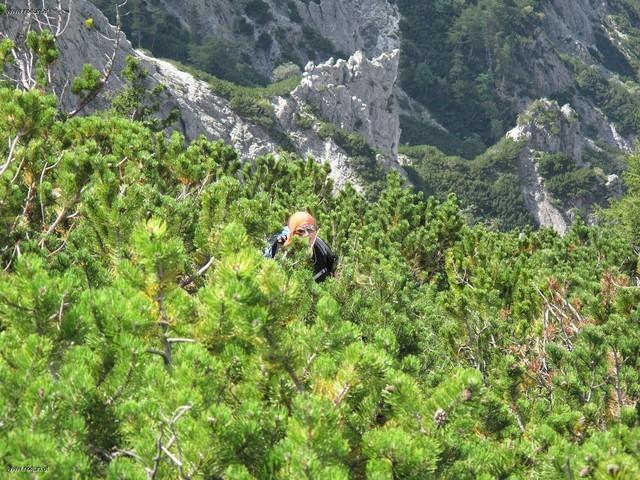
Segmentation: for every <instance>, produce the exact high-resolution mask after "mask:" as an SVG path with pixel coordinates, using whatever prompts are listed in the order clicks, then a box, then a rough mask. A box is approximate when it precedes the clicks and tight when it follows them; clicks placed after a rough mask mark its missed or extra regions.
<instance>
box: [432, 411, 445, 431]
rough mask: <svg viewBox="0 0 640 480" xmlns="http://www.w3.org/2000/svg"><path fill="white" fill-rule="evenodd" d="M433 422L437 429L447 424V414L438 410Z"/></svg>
mask: <svg viewBox="0 0 640 480" xmlns="http://www.w3.org/2000/svg"><path fill="white" fill-rule="evenodd" d="M433 421H434V422H436V425H438V426H439V427H441V426H443V425H444V424H445V423H446V422H447V412H445V411H444V410H443V409H441V408H439V409H438V410H437V411H436V413H435V415H434V416H433Z"/></svg>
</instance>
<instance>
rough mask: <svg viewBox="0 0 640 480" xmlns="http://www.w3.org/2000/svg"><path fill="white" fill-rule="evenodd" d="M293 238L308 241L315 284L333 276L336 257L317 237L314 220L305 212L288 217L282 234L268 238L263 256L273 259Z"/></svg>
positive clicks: (336, 261) (316, 226) (336, 262)
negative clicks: (311, 252)
mask: <svg viewBox="0 0 640 480" xmlns="http://www.w3.org/2000/svg"><path fill="white" fill-rule="evenodd" d="M294 236H299V237H303V238H308V239H309V247H310V248H311V249H312V251H313V254H312V260H313V273H314V275H313V279H314V280H315V281H316V282H322V281H323V280H325V279H326V278H327V277H328V276H329V275H331V276H333V275H335V270H336V267H337V265H338V257H337V256H336V255H335V254H334V253H333V252H332V251H331V249H330V248H329V245H327V244H326V243H325V242H324V240H322V239H321V238H320V237H318V225H317V224H316V219H315V218H313V216H311V215H310V214H309V213H307V212H296V213H294V214H293V215H291V217H289V222H288V224H287V226H286V227H284V228H283V229H282V232H280V233H277V234H275V235H272V236H271V238H269V240H268V245H267V248H266V249H265V251H264V256H265V257H266V258H274V257H275V256H276V253H278V249H279V248H280V247H281V246H282V247H288V246H289V245H290V244H291V241H292V240H293V237H294Z"/></svg>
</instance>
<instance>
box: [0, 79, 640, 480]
mask: <svg viewBox="0 0 640 480" xmlns="http://www.w3.org/2000/svg"><path fill="white" fill-rule="evenodd" d="M0 100H1V101H0V267H1V268H0V460H1V462H2V464H3V468H4V467H5V466H9V465H46V466H48V471H47V472H45V473H43V474H42V478H54V479H57V478H106V479H120V478H156V479H164V478H166V479H174V478H179V479H186V478H225V479H270V478H272V479H290V478H296V479H298V478H307V479H326V478H331V479H333V478H335V479H392V478H401V479H416V480H417V479H425V478H443V479H466V478H468V479H475V478H579V477H581V478H629V479H632V478H637V476H638V475H639V474H640V471H639V470H638V465H639V464H640V449H639V448H638V445H640V425H639V419H638V411H637V408H636V405H637V402H638V399H639V397H640V376H639V375H638V371H640V337H639V336H638V335H639V334H638V328H637V325H638V321H639V320H640V310H639V308H638V307H639V306H640V288H638V286H637V285H638V275H639V273H640V272H639V270H638V268H639V267H638V245H639V243H638V237H637V232H638V229H637V228H636V227H637V219H638V218H640V215H638V205H637V204H638V188H637V187H638V181H637V177H638V168H637V167H638V158H640V154H635V155H633V156H631V157H630V159H629V167H628V170H627V171H628V173H627V177H626V178H627V184H628V192H629V193H628V195H627V196H626V197H625V198H624V199H622V200H621V201H620V202H618V203H617V204H615V205H614V206H613V207H612V210H611V211H610V212H609V216H608V217H607V218H605V221H606V222H608V223H606V225H605V226H604V227H587V226H585V225H584V224H581V223H577V224H576V225H574V226H573V227H572V228H571V230H570V231H569V232H568V233H567V234H566V235H565V236H564V237H559V236H558V235H556V234H555V233H553V232H551V231H549V230H545V229H542V230H539V231H532V230H530V229H525V230H513V231H510V232H506V233H500V232H497V231H495V230H492V229H491V228H487V227H486V226H483V225H476V226H470V225H469V224H468V223H467V222H466V221H465V214H464V212H462V211H461V209H460V206H459V204H458V201H457V199H456V198H455V197H454V196H449V197H446V198H443V199H441V200H437V199H435V198H434V197H431V198H429V199H428V200H424V198H423V195H422V194H421V193H414V192H412V191H411V190H409V189H407V188H405V187H404V186H403V181H402V179H401V178H400V177H399V176H398V175H395V174H392V175H390V176H388V177H387V178H386V179H385V180H384V181H383V184H382V189H381V191H380V194H379V197H378V199H377V201H376V202H374V203H372V202H369V201H367V200H366V199H365V198H364V197H363V196H362V195H360V194H359V193H357V192H356V191H355V190H354V189H353V188H350V187H347V188H345V189H344V190H342V191H341V192H339V193H337V194H334V193H333V184H332V182H331V181H330V179H329V177H328V174H329V168H328V166H326V165H320V164H318V163H316V162H314V161H313V160H311V159H308V160H305V161H302V160H299V159H296V158H293V157H291V156H287V155H283V156H282V157H281V158H275V157H273V156H266V157H262V158H259V159H257V160H256V161H255V163H253V164H244V163H241V162H240V161H239V160H238V158H237V155H236V153H235V152H234V151H233V149H231V148H230V147H228V146H226V145H224V144H222V143H221V142H212V141H208V140H205V139H204V138H200V139H197V140H196V141H194V142H192V143H191V144H190V145H186V144H185V141H184V139H183V138H182V137H181V136H180V135H179V134H177V133H174V134H172V135H171V136H167V135H166V134H165V133H163V132H155V131H153V130H152V129H151V128H150V127H149V125H147V124H145V122H144V120H143V119H141V120H131V118H130V115H129V114H128V110H126V109H122V110H119V109H120V108H123V107H122V105H127V103H126V102H124V103H121V104H120V107H118V108H115V107H114V111H113V112H112V114H110V115H102V116H89V117H83V118H72V119H64V118H61V117H59V116H57V112H56V108H55V105H56V100H55V98H53V97H52V96H50V95H45V94H43V93H42V92H39V91H28V92H19V91H16V90H10V89H0ZM134 103H135V102H134ZM125 117H126V118H125ZM504 148H505V149H507V150H508V148H509V147H508V146H504ZM488 155H491V154H488ZM501 158H505V159H506V158H507V157H502V156H501V155H496V157H495V158H490V159H489V158H488V159H485V161H486V162H487V165H501V164H500V159H501ZM505 161H506V160H505ZM508 164H509V162H508V161H507V162H506V163H505V164H504V165H502V168H508ZM478 168H483V167H482V165H479V166H478ZM487 168H488V167H487ZM500 181H501V180H500V178H498V179H497V183H498V184H499V182H500ZM503 181H504V182H506V183H509V180H508V179H504V180H503ZM505 188H506V187H505ZM301 209H308V210H309V211H311V212H312V213H313V214H314V215H315V216H316V218H317V219H318V223H319V225H320V236H321V237H322V238H323V239H325V240H326V241H328V243H329V244H330V245H332V247H333V248H334V249H335V250H336V252H337V253H338V254H339V255H340V266H339V269H338V276H337V277H335V278H331V279H328V280H327V281H326V282H324V283H321V284H316V283H315V282H313V280H312V277H311V272H312V270H311V265H310V263H309V255H308V251H307V249H306V247H305V246H304V245H303V244H302V242H297V241H296V242H294V243H293V245H292V246H291V248H290V249H289V253H288V254H287V256H286V257H278V258H277V259H275V260H271V259H269V260H267V259H264V258H263V257H262V255H261V251H262V248H263V242H264V240H265V238H266V237H267V236H268V235H269V234H271V233H273V232H274V231H278V230H279V229H280V228H281V226H282V224H283V222H284V221H286V218H287V216H288V214H289V213H290V212H292V211H294V210H301ZM605 217H606V215H605Z"/></svg>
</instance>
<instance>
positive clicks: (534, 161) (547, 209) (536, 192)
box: [507, 99, 620, 234]
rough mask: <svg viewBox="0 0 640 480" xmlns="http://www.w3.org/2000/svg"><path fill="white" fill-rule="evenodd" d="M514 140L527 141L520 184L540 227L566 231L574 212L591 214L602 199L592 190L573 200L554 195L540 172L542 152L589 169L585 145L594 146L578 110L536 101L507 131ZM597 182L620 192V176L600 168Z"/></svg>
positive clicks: (612, 193) (521, 159) (611, 193)
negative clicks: (585, 135)
mask: <svg viewBox="0 0 640 480" xmlns="http://www.w3.org/2000/svg"><path fill="white" fill-rule="evenodd" d="M507 137H509V138H511V139H513V140H515V141H524V142H525V146H524V148H523V150H522V152H521V153H520V156H519V159H518V160H519V172H520V185H521V188H522V193H523V195H524V199H525V204H526V206H527V209H528V210H529V212H531V214H532V215H533V216H534V218H535V219H536V220H537V221H538V223H539V224H540V225H541V226H544V227H549V228H552V229H553V230H555V231H557V232H558V233H560V234H563V233H564V232H565V231H566V230H567V228H568V227H569V225H570V224H571V221H572V220H573V217H574V215H575V210H574V209H577V210H580V211H582V213H587V214H588V213H589V212H590V210H591V208H592V206H593V204H594V203H595V202H597V201H601V200H602V199H601V198H597V197H595V196H594V195H593V194H592V193H591V192H590V193H586V194H584V195H582V196H581V197H579V198H573V199H572V201H571V202H567V201H561V200H560V199H558V198H554V197H553V195H552V194H551V193H550V192H549V190H548V188H547V187H546V186H545V182H547V181H549V179H548V178H544V177H543V175H542V174H541V172H540V162H539V161H540V158H541V157H540V155H541V154H543V155H544V154H545V153H553V154H557V153H560V154H565V157H563V158H565V159H566V160H565V161H568V162H573V163H574V164H575V165H568V166H566V165H565V166H564V168H565V169H566V170H567V171H569V170H572V169H575V168H578V167H580V168H583V169H589V168H590V167H591V165H590V164H589V163H587V162H583V160H582V156H583V155H582V154H583V151H584V149H585V148H587V147H593V144H592V143H591V141H590V139H587V138H585V137H583V136H582V134H581V131H580V122H579V121H578V115H577V113H576V111H575V110H574V109H573V108H571V106H570V105H568V104H566V105H564V106H562V107H559V106H558V104H557V103H556V102H552V101H549V100H547V99H540V100H537V101H536V102H534V103H533V104H532V105H530V107H529V108H528V109H527V111H526V112H525V113H523V114H522V115H521V116H520V118H519V119H518V125H517V126H516V127H515V128H514V129H512V130H511V131H509V132H508V133H507ZM594 172H597V175H595V174H594V175H595V176H594V178H596V182H597V183H598V184H599V186H600V187H602V189H603V191H606V192H607V195H608V196H612V197H615V196H618V195H620V188H619V187H620V184H619V180H618V177H617V175H615V174H610V175H606V174H605V172H603V171H601V169H594Z"/></svg>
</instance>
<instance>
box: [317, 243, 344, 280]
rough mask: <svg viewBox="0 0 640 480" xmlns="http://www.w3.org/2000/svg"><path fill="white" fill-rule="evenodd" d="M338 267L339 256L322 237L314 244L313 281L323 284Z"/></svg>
mask: <svg viewBox="0 0 640 480" xmlns="http://www.w3.org/2000/svg"><path fill="white" fill-rule="evenodd" d="M337 267H338V256H337V255H336V254H335V253H333V251H332V250H331V248H329V245H327V244H326V243H325V241H324V240H322V239H321V238H320V237H316V241H315V243H314V244H313V273H314V275H313V279H314V280H315V281H316V282H322V281H323V280H325V279H326V278H327V277H328V276H329V275H332V274H333V273H334V272H335V271H336V268H337Z"/></svg>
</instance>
